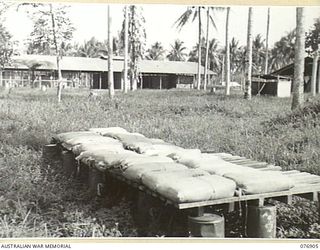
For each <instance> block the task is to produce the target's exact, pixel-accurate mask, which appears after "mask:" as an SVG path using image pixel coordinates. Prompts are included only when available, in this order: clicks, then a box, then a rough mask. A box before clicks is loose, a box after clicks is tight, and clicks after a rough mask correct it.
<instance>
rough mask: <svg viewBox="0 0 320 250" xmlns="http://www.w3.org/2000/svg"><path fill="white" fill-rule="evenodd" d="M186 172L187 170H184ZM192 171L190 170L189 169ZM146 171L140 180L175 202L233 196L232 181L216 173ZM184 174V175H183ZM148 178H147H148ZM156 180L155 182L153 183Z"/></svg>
mask: <svg viewBox="0 0 320 250" xmlns="http://www.w3.org/2000/svg"><path fill="white" fill-rule="evenodd" d="M185 171H186V172H188V170H185ZM189 171H192V170H189ZM163 174H164V176H163V177H161V175H162V173H155V172H148V175H147V174H144V175H143V176H142V182H143V183H144V184H145V185H148V186H149V188H151V189H153V190H155V191H156V192H158V193H159V194H160V195H162V196H164V197H166V198H167V199H169V200H171V201H174V202H177V203H184V202H197V201H206V200H212V199H222V198H228V197H232V196H234V192H235V188H236V184H235V182H234V181H232V180H230V179H227V178H223V177H221V176H217V175H209V174H207V175H206V174H204V175H200V176H194V177H193V176H192V173H190V174H188V173H185V174H182V173H180V172H179V173H177V174H173V173H171V174H169V173H163ZM183 175H185V176H183ZM148 179H149V180H148ZM153 182H156V183H153Z"/></svg>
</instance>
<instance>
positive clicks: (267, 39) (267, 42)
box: [264, 8, 270, 75]
mask: <svg viewBox="0 0 320 250" xmlns="http://www.w3.org/2000/svg"><path fill="white" fill-rule="evenodd" d="M269 30H270V8H268V18H267V35H266V57H265V62H264V74H265V75H266V74H268V57H269V55H268V54H269Z"/></svg>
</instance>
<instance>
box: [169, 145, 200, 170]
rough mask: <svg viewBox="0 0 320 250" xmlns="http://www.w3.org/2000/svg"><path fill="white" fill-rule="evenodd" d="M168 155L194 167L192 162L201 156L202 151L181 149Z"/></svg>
mask: <svg viewBox="0 0 320 250" xmlns="http://www.w3.org/2000/svg"><path fill="white" fill-rule="evenodd" d="M168 157H170V158H172V159H173V160H175V161H177V162H179V163H181V164H184V165H186V166H188V167H189V168H193V167H192V162H194V161H195V160H197V159H200V158H201V151H200V150H199V149H180V150H177V151H175V152H173V153H172V154H170V155H168Z"/></svg>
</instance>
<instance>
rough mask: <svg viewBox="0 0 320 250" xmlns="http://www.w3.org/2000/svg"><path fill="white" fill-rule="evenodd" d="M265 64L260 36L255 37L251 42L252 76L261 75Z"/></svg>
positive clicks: (263, 48) (263, 47)
mask: <svg viewBox="0 0 320 250" xmlns="http://www.w3.org/2000/svg"><path fill="white" fill-rule="evenodd" d="M264 62H265V46H264V40H263V39H262V36H261V34H258V35H256V37H255V38H254V39H253V41H252V68H253V74H262V73H263V72H264V69H263V65H264Z"/></svg>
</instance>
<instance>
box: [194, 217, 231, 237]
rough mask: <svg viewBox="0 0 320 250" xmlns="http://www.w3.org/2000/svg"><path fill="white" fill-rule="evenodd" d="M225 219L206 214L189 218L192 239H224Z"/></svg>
mask: <svg viewBox="0 0 320 250" xmlns="http://www.w3.org/2000/svg"><path fill="white" fill-rule="evenodd" d="M224 223H225V221H224V217H222V216H219V215H217V214H211V213H205V214H203V215H202V216H197V217H191V216H189V217H188V224H189V231H190V233H191V236H192V237H213V238H224V235H225V233H224V231H225V229H224Z"/></svg>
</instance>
